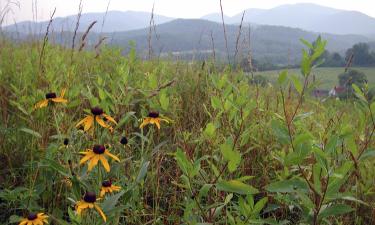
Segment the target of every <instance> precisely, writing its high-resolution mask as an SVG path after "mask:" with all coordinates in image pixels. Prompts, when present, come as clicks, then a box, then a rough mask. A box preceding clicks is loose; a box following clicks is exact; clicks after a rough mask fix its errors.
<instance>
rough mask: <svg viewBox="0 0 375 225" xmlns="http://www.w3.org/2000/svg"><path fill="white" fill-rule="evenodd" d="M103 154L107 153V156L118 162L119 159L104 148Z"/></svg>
mask: <svg viewBox="0 0 375 225" xmlns="http://www.w3.org/2000/svg"><path fill="white" fill-rule="evenodd" d="M104 154H106V155H108V156H109V157H111V158H112V159H114V160H116V161H117V162H120V159H119V158H118V157H117V156H115V155H113V154H112V153H110V152H109V151H108V150H105V152H104Z"/></svg>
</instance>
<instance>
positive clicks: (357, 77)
mask: <svg viewBox="0 0 375 225" xmlns="http://www.w3.org/2000/svg"><path fill="white" fill-rule="evenodd" d="M338 78H339V84H340V86H341V87H344V88H345V90H346V91H345V92H344V93H340V94H339V97H340V98H347V97H352V96H353V93H354V91H353V87H352V85H353V84H356V85H357V86H358V87H359V88H361V89H363V88H364V85H365V83H367V77H366V75H365V74H364V73H363V72H361V71H358V70H353V69H351V70H349V71H348V72H345V73H342V74H340V75H339V76H338Z"/></svg>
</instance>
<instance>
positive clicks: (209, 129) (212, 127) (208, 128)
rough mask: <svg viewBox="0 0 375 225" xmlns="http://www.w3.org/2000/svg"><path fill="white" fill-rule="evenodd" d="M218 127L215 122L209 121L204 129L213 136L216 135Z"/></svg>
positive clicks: (209, 135)
mask: <svg viewBox="0 0 375 225" xmlns="http://www.w3.org/2000/svg"><path fill="white" fill-rule="evenodd" d="M215 131H216V127H215V125H214V124H213V123H208V124H207V125H206V128H205V129H204V134H205V135H207V136H208V137H210V138H212V137H214V136H215Z"/></svg>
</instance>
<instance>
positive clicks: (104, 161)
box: [100, 155, 111, 172]
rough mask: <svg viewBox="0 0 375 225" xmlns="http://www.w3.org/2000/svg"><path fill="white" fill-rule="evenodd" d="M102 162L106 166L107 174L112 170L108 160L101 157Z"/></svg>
mask: <svg viewBox="0 0 375 225" xmlns="http://www.w3.org/2000/svg"><path fill="white" fill-rule="evenodd" d="M100 161H101V162H102V164H103V166H104V169H105V170H106V171H107V172H109V171H111V168H110V167H109V164H108V161H107V159H106V158H105V157H104V156H103V155H101V156H100Z"/></svg>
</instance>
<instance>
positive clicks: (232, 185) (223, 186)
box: [216, 180, 258, 195]
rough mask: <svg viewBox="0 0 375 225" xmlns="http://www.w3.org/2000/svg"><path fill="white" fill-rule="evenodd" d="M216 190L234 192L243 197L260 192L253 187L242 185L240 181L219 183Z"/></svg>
mask: <svg viewBox="0 0 375 225" xmlns="http://www.w3.org/2000/svg"><path fill="white" fill-rule="evenodd" d="M216 188H217V189H218V190H220V191H225V192H233V193H237V194H241V195H252V194H257V193H258V190H257V189H256V188H254V187H253V186H250V185H248V184H245V183H242V182H241V181H238V180H230V181H224V180H223V181H219V182H218V183H217V184H216Z"/></svg>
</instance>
